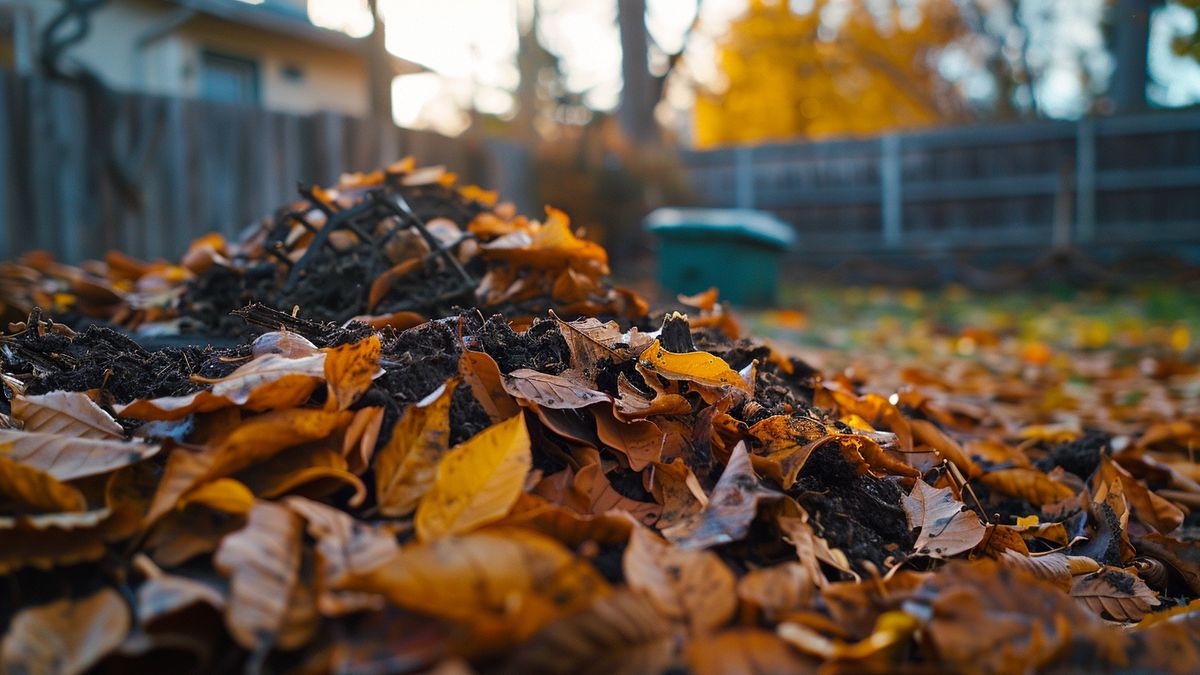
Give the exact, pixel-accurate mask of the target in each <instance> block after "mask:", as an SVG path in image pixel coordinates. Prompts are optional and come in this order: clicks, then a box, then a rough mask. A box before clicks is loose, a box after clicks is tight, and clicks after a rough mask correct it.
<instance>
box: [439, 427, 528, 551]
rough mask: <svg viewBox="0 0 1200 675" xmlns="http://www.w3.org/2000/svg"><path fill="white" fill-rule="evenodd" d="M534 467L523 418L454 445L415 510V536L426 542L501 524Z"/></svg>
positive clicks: (492, 428) (441, 462)
mask: <svg viewBox="0 0 1200 675" xmlns="http://www.w3.org/2000/svg"><path fill="white" fill-rule="evenodd" d="M532 463H533V458H532V455H531V454H530V450H529V431H528V430H527V429H526V427H525V418H524V416H523V415H515V416H513V417H511V418H509V419H508V420H505V421H504V422H500V423H499V424H495V425H492V426H491V427H488V428H487V429H484V430H483V431H481V432H479V433H478V434H476V435H475V436H473V437H472V438H470V439H469V440H467V441H466V442H464V443H462V444H461V445H458V446H456V447H455V448H454V449H453V450H451V451H450V452H448V453H447V454H446V455H445V456H444V457H442V459H441V461H440V462H438V466H437V475H436V476H435V478H434V481H433V485H432V486H430V488H429V491H428V492H427V493H425V496H423V497H422V498H421V503H420V504H419V505H418V506H417V515H416V520H415V523H416V529H417V536H419V537H420V538H421V539H422V540H424V541H428V540H430V539H435V538H437V537H441V536H445V535H449V534H462V533H465V532H470V531H471V530H473V529H475V528H478V527H480V526H482V525H486V524H488V523H492V522H495V521H497V520H500V519H501V518H503V517H504V515H505V514H506V513H508V510H509V509H510V508H512V505H513V503H514V502H516V501H517V497H518V496H519V495H520V494H521V490H522V488H523V487H524V485H525V475H526V474H527V473H529V467H530V466H531V465H532Z"/></svg>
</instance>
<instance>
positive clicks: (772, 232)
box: [642, 207, 796, 249]
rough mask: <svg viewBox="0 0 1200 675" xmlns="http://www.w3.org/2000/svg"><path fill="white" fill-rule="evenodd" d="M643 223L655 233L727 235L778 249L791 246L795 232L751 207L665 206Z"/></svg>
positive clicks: (651, 213)
mask: <svg viewBox="0 0 1200 675" xmlns="http://www.w3.org/2000/svg"><path fill="white" fill-rule="evenodd" d="M642 223H643V225H644V226H645V228H646V229H647V230H649V231H651V232H653V233H655V234H669V233H671V232H677V233H680V234H684V233H688V234H697V233H705V232H711V233H714V234H716V233H720V234H730V235H735V236H742V237H746V238H748V239H754V240H756V241H759V242H762V243H765V244H769V245H772V246H777V247H779V248H781V249H786V248H791V246H792V245H793V244H794V243H795V242H796V232H795V231H794V230H793V229H792V226H791V225H788V224H787V223H785V222H783V221H782V220H780V219H778V218H776V217H775V216H773V215H771V214H769V213H766V212H763V211H755V210H753V209H703V208H674V207H666V208H660V209H655V210H653V211H651V212H650V214H649V215H647V216H646V219H645V220H644V221H642Z"/></svg>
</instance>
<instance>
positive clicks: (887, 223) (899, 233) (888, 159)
mask: <svg viewBox="0 0 1200 675" xmlns="http://www.w3.org/2000/svg"><path fill="white" fill-rule="evenodd" d="M879 151H880V152H879V190H880V195H879V206H880V210H881V211H882V212H883V244H884V245H885V246H887V247H888V248H896V247H898V246H900V240H901V238H902V237H903V228H904V222H903V219H904V218H903V216H904V194H903V186H902V184H901V179H900V137H899V136H898V135H896V134H888V135H887V136H882V137H881V138H880V139H879Z"/></svg>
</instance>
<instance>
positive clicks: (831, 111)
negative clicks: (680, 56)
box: [695, 0, 968, 147]
mask: <svg viewBox="0 0 1200 675" xmlns="http://www.w3.org/2000/svg"><path fill="white" fill-rule="evenodd" d="M967 30H968V28H967V26H966V24H965V23H964V22H963V20H962V18H961V17H960V16H959V13H958V10H957V8H956V6H955V3H954V0H917V1H915V2H912V1H910V2H902V1H899V0H884V1H883V2H871V1H869V0H815V2H813V3H812V5H811V7H810V8H809V9H808V10H807V11H800V10H797V9H795V8H794V7H793V6H792V3H789V2H787V1H786V0H774V1H771V0H751V2H750V5H749V7H748V8H747V10H746V12H745V14H743V15H742V16H741V17H740V18H738V19H737V20H735V21H734V22H733V24H732V25H731V26H730V29H729V32H728V33H727V34H726V36H725V37H724V38H723V39H722V40H721V41H720V44H719V47H720V65H721V70H722V73H723V74H724V80H725V81H724V82H723V83H721V85H720V86H718V87H715V90H712V91H701V92H699V93H698V96H697V101H696V110H695V115H696V125H695V129H696V144H697V145H699V146H702V147H704V146H713V145H723V144H732V143H753V142H761V141H768V140H782V139H789V138H797V137H803V138H813V139H815V138H824V137H829V136H847V135H850V136H853V135H869V134H876V133H879V132H883V131H887V130H890V129H898V128H913V127H922V126H929V125H933V124H936V123H939V122H942V121H949V120H954V119H957V118H960V117H962V116H963V115H964V111H965V108H964V106H963V105H962V101H961V98H960V97H959V96H958V95H957V93H956V92H955V91H954V90H953V89H952V88H951V87H950V86H949V85H947V84H946V83H945V82H944V81H943V80H942V79H941V78H940V77H939V75H938V72H937V64H936V60H937V57H938V55H939V54H940V53H941V50H942V49H944V48H945V47H946V45H948V44H950V43H951V42H953V41H954V40H955V39H957V38H959V37H961V36H962V35H963V34H965V32H966V31H967Z"/></svg>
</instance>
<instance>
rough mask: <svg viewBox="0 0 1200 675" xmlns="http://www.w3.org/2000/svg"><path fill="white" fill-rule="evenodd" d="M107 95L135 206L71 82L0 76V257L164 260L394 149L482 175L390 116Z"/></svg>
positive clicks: (458, 149) (449, 145) (454, 145)
mask: <svg viewBox="0 0 1200 675" xmlns="http://www.w3.org/2000/svg"><path fill="white" fill-rule="evenodd" d="M115 100H116V102H117V104H118V105H117V108H118V111H119V112H118V114H117V119H116V120H115V122H116V133H115V138H114V140H115V143H114V144H115V146H116V147H117V149H118V154H119V155H120V158H121V160H122V161H123V162H125V163H126V164H128V165H129V170H130V171H131V172H132V174H133V176H134V178H135V180H136V181H137V182H138V184H139V186H140V188H141V190H140V193H141V194H140V196H141V201H140V204H129V203H127V202H126V201H125V200H124V199H122V198H121V195H119V194H118V193H117V191H116V190H115V189H114V188H113V184H112V181H111V180H110V177H109V176H108V175H107V172H106V168H105V166H104V165H103V159H102V158H101V157H100V156H99V153H98V151H97V149H96V147H95V145H94V139H92V138H90V136H89V130H88V126H87V112H88V107H89V103H88V101H87V100H86V98H85V97H84V96H83V94H82V93H81V92H80V91H79V90H78V89H76V88H75V87H72V86H69V85H67V84H63V83H58V82H47V81H44V80H42V79H39V78H34V77H28V76H21V75H17V74H15V73H11V72H0V259H9V258H12V257H15V256H19V255H20V254H22V253H24V252H27V251H31V250H35V249H44V250H48V251H51V252H52V253H54V254H55V255H56V256H57V257H59V258H60V259H63V260H65V261H68V262H78V261H79V260H81V259H83V258H92V257H98V256H102V255H103V254H104V253H105V252H106V250H108V249H110V248H118V247H119V248H121V249H123V250H125V251H127V252H129V253H131V254H133V255H137V256H140V257H147V258H157V257H166V258H175V257H177V256H178V255H179V254H180V253H182V251H183V249H184V248H185V247H186V246H187V244H188V242H189V241H191V240H192V239H194V238H196V237H198V236H201V235H203V234H205V233H207V232H209V231H217V232H222V233H224V234H225V235H227V236H236V235H238V234H239V233H240V232H241V231H242V229H243V228H244V227H245V226H246V225H248V224H250V223H252V222H254V221H256V220H257V219H259V218H261V217H263V216H266V215H269V214H270V213H271V212H272V211H273V210H274V209H276V208H278V207H280V206H283V205H284V204H285V203H287V202H288V201H290V200H292V199H294V198H295V197H296V196H297V195H296V186H297V184H298V183H305V184H314V183H317V184H327V183H329V182H331V181H334V180H336V179H337V177H338V176H340V175H341V174H342V173H344V172H347V171H370V170H373V169H376V168H378V167H380V166H381V165H385V164H389V163H391V162H393V161H396V160H398V159H400V158H401V157H402V156H403V154H405V153H413V154H415V155H416V156H417V159H418V161H419V162H421V163H423V164H445V165H447V166H449V167H452V169H453V170H456V171H462V173H463V175H464V177H468V176H469V177H471V178H472V179H474V180H479V181H481V182H483V183H485V184H487V183H490V182H492V178H493V176H492V175H490V174H491V173H493V172H491V171H489V170H488V168H487V167H488V166H491V165H492V164H493V163H491V162H488V161H486V157H484V158H482V160H481V161H475V162H473V163H472V166H466V165H465V164H464V160H465V159H466V158H467V155H466V154H464V146H465V143H464V142H463V141H462V140H460V139H448V138H444V137H441V136H438V135H437V134H432V133H425V132H417V131H410V130H405V129H399V128H397V127H395V126H393V125H391V124H386V123H385V124H380V123H376V122H372V121H369V120H361V119H355V118H347V117H342V116H339V115H337V114H333V113H318V114H315V115H295V114H288V113H280V112H272V111H265V110H262V109H259V108H251V107H240V106H231V105H225V104H218V103H213V102H208V101H202V100H194V99H180V98H170V97H159V96H149V95H142V94H117V95H116V96H115ZM485 154H486V152H485ZM495 166H496V169H497V170H499V169H500V167H501V166H503V169H504V170H506V171H511V170H513V168H512V167H511V166H509V165H508V164H503V165H502V164H498V163H497V164H495Z"/></svg>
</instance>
